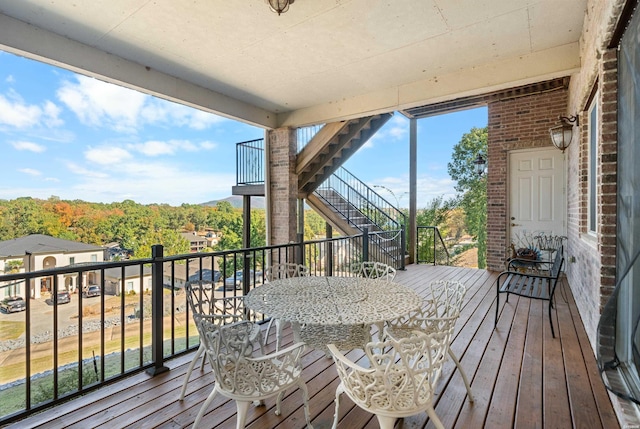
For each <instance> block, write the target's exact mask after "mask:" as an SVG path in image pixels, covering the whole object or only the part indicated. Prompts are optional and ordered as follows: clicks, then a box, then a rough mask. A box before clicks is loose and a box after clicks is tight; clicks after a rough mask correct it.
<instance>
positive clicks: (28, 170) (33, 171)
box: [18, 168, 42, 176]
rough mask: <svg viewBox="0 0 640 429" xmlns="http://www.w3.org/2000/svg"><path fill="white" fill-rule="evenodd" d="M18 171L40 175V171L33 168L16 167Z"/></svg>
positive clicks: (30, 174)
mask: <svg viewBox="0 0 640 429" xmlns="http://www.w3.org/2000/svg"><path fill="white" fill-rule="evenodd" d="M18 171H19V172H21V173H24V174H28V175H29V176H41V175H42V172H40V171H38V170H34V169H33V168H19V169H18Z"/></svg>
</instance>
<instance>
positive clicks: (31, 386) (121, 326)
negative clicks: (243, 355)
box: [0, 231, 404, 425]
mask: <svg viewBox="0 0 640 429" xmlns="http://www.w3.org/2000/svg"><path fill="white" fill-rule="evenodd" d="M396 235H400V236H402V237H404V234H401V232H400V231H384V232H379V233H374V232H372V233H367V234H359V235H354V236H349V237H338V238H330V239H325V240H315V241H307V242H301V243H292V244H287V245H280V246H266V247H259V248H251V249H240V250H230V251H223V252H211V253H199V254H189V255H177V256H167V257H165V256H164V255H163V248H162V246H160V245H156V246H153V254H152V257H151V258H147V259H140V260H133V261H120V262H108V263H95V264H87V265H82V266H73V267H62V268H55V269H49V270H41V271H35V272H26V273H15V274H8V275H2V276H0V288H12V289H9V290H11V291H12V292H15V290H16V289H15V288H16V286H15V285H16V284H23V285H29V286H28V287H26V288H24V289H26V290H24V289H23V290H22V295H23V297H24V298H25V304H26V309H25V311H24V312H19V313H11V314H0V322H2V326H3V330H2V336H1V337H0V356H2V359H1V361H2V363H3V364H2V367H1V368H0V425H2V424H4V423H7V422H9V421H13V420H16V419H18V418H21V417H24V416H26V415H29V414H32V413H34V412H37V411H39V410H41V409H43V408H45V407H48V406H51V405H54V404H56V403H58V402H60V401H62V400H66V399H68V398H70V397H73V396H77V395H80V394H83V393H86V392H88V391H90V390H93V389H95V388H98V387H100V386H102V385H104V384H106V383H110V382H112V381H115V380H117V379H121V378H123V377H126V376H129V375H131V374H133V373H136V372H140V371H144V370H147V371H148V372H150V373H151V374H157V373H160V372H163V371H165V367H164V360H166V359H169V358H171V357H174V356H177V355H180V354H183V353H186V352H188V351H190V350H193V349H194V348H196V347H197V346H198V345H199V339H198V335H197V330H196V328H195V325H194V324H193V321H192V318H191V315H190V314H189V313H190V312H189V308H188V306H187V302H186V296H185V293H184V285H185V282H186V281H191V280H203V279H204V280H213V282H214V284H215V286H214V287H215V288H216V295H217V296H235V295H244V294H246V293H248V291H249V290H251V289H252V288H254V287H257V286H259V285H260V284H262V283H263V282H264V281H265V278H264V272H265V270H264V268H265V267H267V266H269V265H270V264H274V263H279V262H285V261H286V262H297V263H302V264H305V265H306V266H308V267H309V269H310V271H311V272H312V273H313V274H314V275H334V276H348V275H351V274H350V272H349V270H348V267H349V266H350V265H351V264H352V263H354V262H359V261H367V260H378V261H380V262H385V263H392V260H391V256H390V255H388V254H386V253H380V252H378V251H377V250H376V246H375V245H373V244H372V243H375V242H377V241H380V240H386V239H389V238H393V237H394V236H396ZM86 279H91V281H92V282H95V283H97V286H98V287H99V289H100V295H99V296H97V297H89V296H88V294H87V295H85V294H83V293H82V291H83V290H84V289H85V287H86V286H88V285H89V284H88V283H89V282H88V280H86ZM69 285H73V286H74V288H75V290H77V293H76V294H72V298H71V302H69V303H65V304H63V303H62V302H58V300H59V299H58V298H57V296H58V294H57V293H58V292H61V291H64V290H67V287H68V286H69ZM41 287H42V288H43V292H42V293H43V299H34V298H33V297H34V296H36V295H35V293H34V288H41ZM47 288H48V289H49V290H50V292H47V291H46V289H47ZM47 296H50V298H48V299H47ZM249 317H250V318H252V319H253V320H256V318H257V317H259V319H260V320H259V321H261V320H262V319H263V318H264V316H263V315H260V316H256V315H249Z"/></svg>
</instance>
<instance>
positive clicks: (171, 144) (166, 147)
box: [127, 140, 217, 156]
mask: <svg viewBox="0 0 640 429" xmlns="http://www.w3.org/2000/svg"><path fill="white" fill-rule="evenodd" d="M216 146H217V145H216V144H215V143H213V142H210V141H205V142H201V143H193V142H191V141H189V140H169V141H157V140H149V141H147V142H144V143H139V144H132V145H128V146H127V147H128V148H129V149H131V150H135V151H137V152H140V153H142V154H144V155H147V156H160V155H175V154H177V153H180V152H198V151H200V150H212V149H214V148H216Z"/></svg>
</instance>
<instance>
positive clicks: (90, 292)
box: [82, 285, 102, 298]
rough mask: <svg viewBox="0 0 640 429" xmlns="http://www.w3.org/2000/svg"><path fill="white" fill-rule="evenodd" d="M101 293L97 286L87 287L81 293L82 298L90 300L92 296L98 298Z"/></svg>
mask: <svg viewBox="0 0 640 429" xmlns="http://www.w3.org/2000/svg"><path fill="white" fill-rule="evenodd" d="M101 294H102V291H101V290H100V286H98V285H89V287H87V288H86V289H85V290H84V292H82V296H84V297H85V298H90V297H92V296H100V295H101Z"/></svg>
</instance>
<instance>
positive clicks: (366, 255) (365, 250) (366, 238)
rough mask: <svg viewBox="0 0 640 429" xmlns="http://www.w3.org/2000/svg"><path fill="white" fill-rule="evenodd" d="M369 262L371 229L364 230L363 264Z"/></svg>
mask: <svg viewBox="0 0 640 429" xmlns="http://www.w3.org/2000/svg"><path fill="white" fill-rule="evenodd" d="M368 260H369V228H364V229H363V230H362V262H367V261H368Z"/></svg>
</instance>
